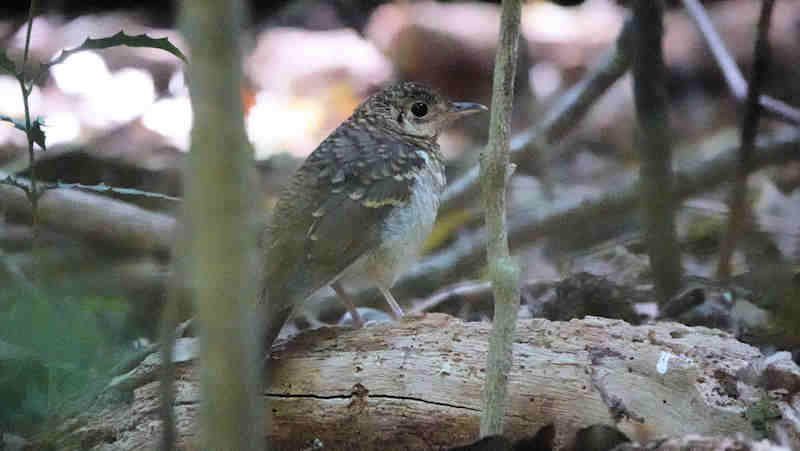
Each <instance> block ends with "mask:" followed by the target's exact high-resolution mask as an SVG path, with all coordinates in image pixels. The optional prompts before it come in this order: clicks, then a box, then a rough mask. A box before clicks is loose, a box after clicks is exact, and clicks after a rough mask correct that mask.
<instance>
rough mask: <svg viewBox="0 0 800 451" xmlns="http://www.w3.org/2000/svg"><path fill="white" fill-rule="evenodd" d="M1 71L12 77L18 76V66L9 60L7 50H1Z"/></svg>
mask: <svg viewBox="0 0 800 451" xmlns="http://www.w3.org/2000/svg"><path fill="white" fill-rule="evenodd" d="M0 70H2V71H3V72H8V73H9V74H11V75H17V66H16V64H14V62H13V61H11V60H10V59H9V58H8V56H7V55H6V52H5V50H0Z"/></svg>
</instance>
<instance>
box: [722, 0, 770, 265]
mask: <svg viewBox="0 0 800 451" xmlns="http://www.w3.org/2000/svg"><path fill="white" fill-rule="evenodd" d="M774 6H775V2H774V0H763V3H762V6H761V16H760V17H759V19H758V34H757V35H756V43H755V46H754V47H755V48H754V50H753V75H752V77H750V85H749V87H748V91H747V105H746V107H747V109H746V110H745V114H744V118H743V119H742V146H741V148H740V149H739V166H738V168H737V171H736V180H735V182H734V185H733V188H732V189H731V199H730V214H729V215H728V228H727V233H726V235H725V239H724V240H723V241H722V244H721V246H720V252H719V262H718V265H717V277H718V278H720V279H722V280H728V279H729V278H730V276H731V256H732V255H733V250H734V249H735V248H736V240H737V239H738V238H739V236H740V234H741V232H742V228H743V227H744V223H745V218H746V217H747V216H748V212H747V202H746V199H745V198H746V196H747V175H748V174H749V172H750V170H749V168H750V165H751V160H752V159H753V156H752V155H753V143H754V142H755V139H756V133H757V132H758V121H759V116H760V115H761V105H760V104H759V100H758V99H759V96H760V94H761V88H762V86H763V84H764V78H766V72H767V66H768V65H769V37H768V33H769V25H770V19H771V17H772V9H773V7H774Z"/></svg>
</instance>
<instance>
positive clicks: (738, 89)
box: [683, 0, 800, 125]
mask: <svg viewBox="0 0 800 451" xmlns="http://www.w3.org/2000/svg"><path fill="white" fill-rule="evenodd" d="M683 6H684V7H685V8H686V11H687V12H688V13H689V17H691V18H692V20H693V21H694V23H695V25H697V28H698V29H699V30H700V34H701V35H702V36H703V38H704V39H705V40H706V43H707V44H708V47H709V50H711V54H712V55H714V59H715V60H716V61H717V64H719V67H720V69H721V70H722V75H723V76H724V77H725V82H726V83H727V84H728V88H729V89H730V90H731V93H732V94H733V96H734V97H735V98H736V100H738V101H739V102H744V101H745V98H746V97H747V81H746V80H745V79H744V75H742V71H741V70H739V66H737V65H736V61H734V59H733V57H732V56H731V54H730V52H728V49H727V48H726V47H725V43H724V42H723V41H722V38H721V37H720V35H719V33H717V30H716V29H715V28H714V25H713V24H712V23H711V18H709V17H708V13H707V12H706V10H705V8H704V7H703V5H702V4H700V1H699V0H683ZM758 99H759V103H760V104H761V106H762V107H763V108H764V110H765V113H769V115H770V116H772V117H774V118H776V119H779V120H781V121H784V122H786V123H789V124H793V125H800V110H799V109H797V108H795V107H793V106H791V105H789V104H788V103H785V102H782V101H780V100H778V99H775V98H772V97H770V96H767V95H764V94H762V95H760V96H759V97H758Z"/></svg>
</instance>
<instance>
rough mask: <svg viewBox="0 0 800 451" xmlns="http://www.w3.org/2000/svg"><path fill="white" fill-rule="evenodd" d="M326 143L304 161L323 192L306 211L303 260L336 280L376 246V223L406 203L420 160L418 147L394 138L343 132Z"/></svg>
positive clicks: (422, 161)
mask: <svg viewBox="0 0 800 451" xmlns="http://www.w3.org/2000/svg"><path fill="white" fill-rule="evenodd" d="M329 140H330V142H331V144H330V145H327V146H320V148H321V149H323V148H324V152H315V155H312V156H311V157H310V158H309V164H313V165H315V168H316V171H315V173H316V176H317V181H318V183H319V186H322V187H324V189H326V190H327V193H326V195H325V196H322V197H323V199H321V201H320V202H319V203H318V205H317V208H316V209H314V210H313V211H312V213H311V215H312V217H313V223H312V224H311V226H310V227H309V229H308V230H307V232H306V236H307V238H308V256H309V258H311V259H313V260H315V261H316V262H319V263H322V264H323V265H325V266H331V267H332V268H335V269H333V270H332V271H331V273H332V274H330V277H336V275H337V274H338V273H340V272H341V271H343V270H344V269H346V268H347V267H348V266H350V265H351V264H352V263H353V262H355V261H356V260H357V259H358V258H359V257H360V256H362V255H363V254H364V253H365V252H367V251H368V250H369V249H372V248H374V247H376V246H377V245H378V244H379V240H380V233H381V228H380V224H381V223H382V221H383V220H384V219H385V218H386V216H387V215H388V213H389V212H390V211H391V210H392V209H393V208H395V207H401V206H403V205H405V204H406V203H408V201H409V198H410V196H411V191H412V188H413V184H414V183H415V182H416V178H415V177H414V174H416V173H417V172H418V171H419V170H420V169H421V168H422V166H423V165H424V164H425V159H424V157H423V156H422V154H421V153H420V152H421V150H420V149H419V147H418V146H415V145H413V144H410V143H408V142H407V141H404V140H402V139H400V138H399V137H394V138H392V137H390V136H386V135H381V138H380V139H377V138H376V137H375V135H374V134H371V133H363V132H354V133H348V130H347V129H346V128H345V129H344V130H343V131H339V133H334V134H333V135H331V137H330V138H329ZM337 262H338V263H337Z"/></svg>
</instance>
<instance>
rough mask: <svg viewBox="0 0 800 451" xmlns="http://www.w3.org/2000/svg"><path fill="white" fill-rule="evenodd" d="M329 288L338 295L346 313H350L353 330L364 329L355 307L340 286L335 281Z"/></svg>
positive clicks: (362, 321)
mask: <svg viewBox="0 0 800 451" xmlns="http://www.w3.org/2000/svg"><path fill="white" fill-rule="evenodd" d="M331 288H333V291H335V292H336V294H337V295H339V299H340V300H341V301H342V304H344V307H345V308H346V309H347V311H348V312H350V318H352V319H353V329H361V328H362V327H364V320H362V319H361V314H360V313H358V310H357V309H356V305H355V304H353V299H352V298H351V297H350V295H349V294H347V292H346V291H344V288H343V287H342V284H340V283H339V281H338V280H337V281H336V282H333V283H332V284H331Z"/></svg>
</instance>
